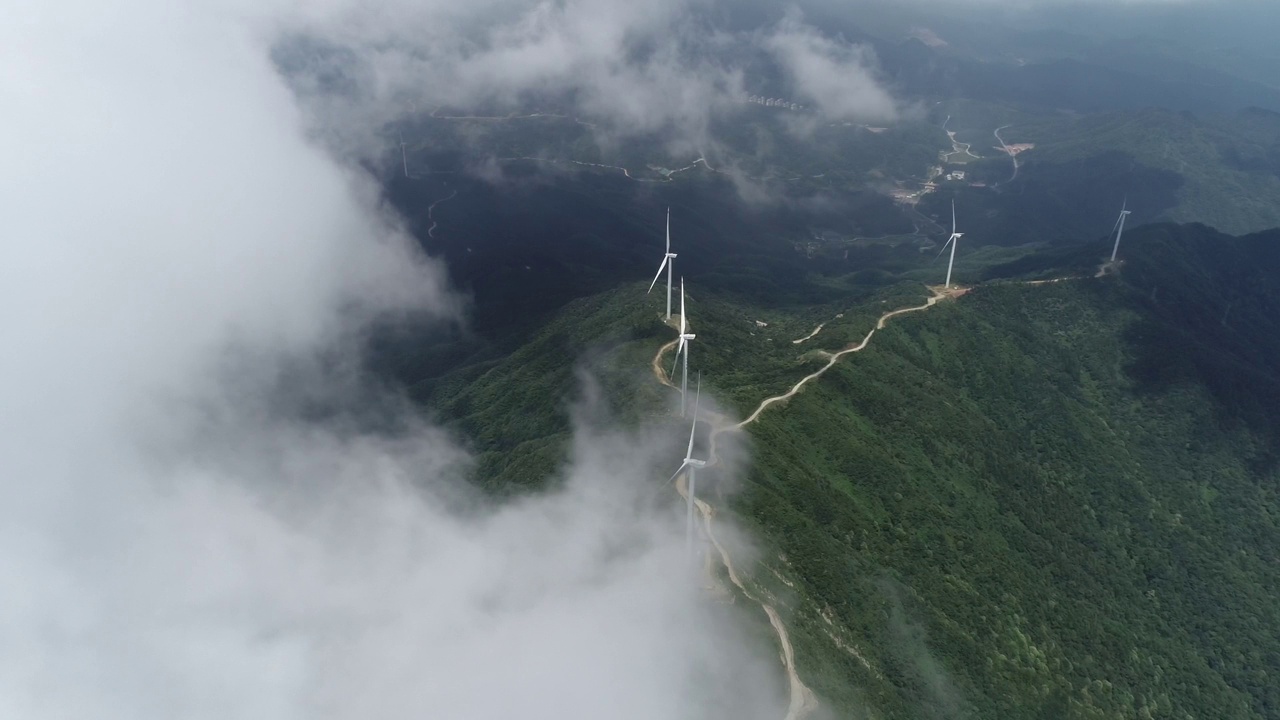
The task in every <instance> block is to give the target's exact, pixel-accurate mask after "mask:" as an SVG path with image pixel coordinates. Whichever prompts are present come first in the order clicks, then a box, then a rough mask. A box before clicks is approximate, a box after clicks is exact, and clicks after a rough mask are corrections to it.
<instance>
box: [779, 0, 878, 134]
mask: <svg viewBox="0 0 1280 720" xmlns="http://www.w3.org/2000/svg"><path fill="white" fill-rule="evenodd" d="M764 44H765V46H766V47H767V48H769V50H771V51H772V52H773V53H774V55H775V56H776V57H777V58H778V61H779V64H780V65H781V66H782V67H783V68H784V69H785V70H786V72H787V73H788V74H789V75H790V77H791V81H792V83H793V85H794V87H795V89H796V92H797V95H798V96H799V97H800V98H802V99H803V101H804V102H806V103H812V104H813V105H814V106H815V107H816V108H817V109H818V111H819V112H820V113H821V115H822V116H823V117H824V118H825V119H828V120H871V121H876V122H887V121H890V120H893V119H894V118H895V117H896V116H897V113H898V110H897V103H896V102H895V101H894V99H893V97H892V96H891V95H890V94H889V92H888V91H887V90H886V89H885V88H884V86H883V85H881V84H880V82H879V80H878V79H877V78H876V77H875V75H874V67H875V57H874V55H873V53H872V51H871V49H870V48H868V47H865V46H861V45H854V44H850V43H846V42H842V41H840V40H835V39H832V38H829V37H825V36H823V35H821V34H820V33H818V31H817V30H815V29H814V28H813V27H811V26H808V25H806V24H805V23H804V22H803V19H802V17H801V15H800V13H799V12H798V11H792V12H789V13H788V14H787V15H786V17H785V18H783V20H782V22H781V23H779V24H778V27H777V28H776V29H774V30H773V32H771V33H770V34H769V35H768V36H767V37H766V38H765V40H764Z"/></svg>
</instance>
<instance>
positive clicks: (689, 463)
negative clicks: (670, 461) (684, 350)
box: [667, 375, 707, 557]
mask: <svg viewBox="0 0 1280 720" xmlns="http://www.w3.org/2000/svg"><path fill="white" fill-rule="evenodd" d="M701 403H702V376H701V375H699V376H698V392H697V396H696V397H695V399H694V401H693V427H691V428H689V449H688V450H686V451H685V453H684V461H683V462H681V463H680V467H679V469H677V470H676V472H675V474H674V475H672V476H671V480H675V479H676V477H677V476H679V475H680V473H682V472H684V471H685V470H688V471H689V487H688V488H687V489H686V492H685V519H684V546H685V552H686V553H688V555H689V557H693V534H694V533H693V528H694V522H693V515H694V513H693V507H694V504H695V503H694V499H695V498H696V497H697V495H696V493H697V492H698V468H703V467H706V466H707V461H706V460H696V459H694V457H693V438H694V435H695V434H696V433H697V432H698V406H699V405H700V404H701ZM671 480H668V481H667V482H671Z"/></svg>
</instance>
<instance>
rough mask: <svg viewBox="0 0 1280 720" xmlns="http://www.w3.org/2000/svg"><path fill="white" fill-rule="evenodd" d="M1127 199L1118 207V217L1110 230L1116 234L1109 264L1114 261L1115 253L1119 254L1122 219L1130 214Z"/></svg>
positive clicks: (1122, 227) (1122, 228) (1122, 231)
mask: <svg viewBox="0 0 1280 720" xmlns="http://www.w3.org/2000/svg"><path fill="white" fill-rule="evenodd" d="M1128 207H1129V198H1125V199H1124V203H1122V204H1121V205H1120V217H1119V218H1117V219H1116V224H1115V227H1113V228H1111V229H1112V230H1114V231H1115V233H1116V244H1115V245H1114V246H1113V247H1112V248H1111V262H1115V261H1116V253H1118V252H1120V236H1121V235H1123V234H1124V219H1125V218H1126V217H1128V216H1129V215H1130V214H1132V211H1131V210H1128V209H1127V208H1128Z"/></svg>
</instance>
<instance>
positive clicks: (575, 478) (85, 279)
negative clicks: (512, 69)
mask: <svg viewBox="0 0 1280 720" xmlns="http://www.w3.org/2000/svg"><path fill="white" fill-rule="evenodd" d="M499 5H500V4H492V5H490V6H488V7H491V8H495V11H496V9H497V8H499ZM438 7H439V8H441V9H442V10H441V12H444V10H445V9H448V8H449V7H451V6H445V5H439V6H438ZM392 10H395V9H394V8H392V9H386V8H384V9H383V11H384V12H392ZM308 12H311V10H308ZM371 12H372V13H373V14H374V15H377V10H376V9H371ZM388 17H394V15H391V16H388ZM296 22H298V16H297V15H296V14H292V13H291V12H283V11H280V8H279V7H277V6H272V5H264V4H248V3H246V4H243V5H238V4H235V3H233V2H224V3H216V2H204V3H186V4H174V3H167V2H162V1H161V0H129V1H128V2H122V3H114V4H105V5H104V4H101V3H94V2H88V1H86V2H79V3H75V2H61V3H56V4H49V3H44V2H34V1H20V2H18V3H17V4H16V5H15V6H13V7H11V8H10V9H9V12H8V13H7V19H6V22H5V23H4V24H2V25H0V114H3V116H4V117H5V125H6V132H5V133H4V134H3V135H2V136H0V156H3V157H4V158H5V160H6V166H5V172H4V173H3V175H0V237H3V238H4V240H3V243H2V244H0V327H3V328H4V333H5V341H4V343H3V349H0V457H3V458H4V468H3V472H2V473H0V496H2V502H0V588H3V592H0V717H15V718H18V717H21V718H28V719H31V720H43V719H45V718H66V717H77V718H82V717H92V718H129V719H130V720H146V719H148V718H174V717H181V718H227V717H252V718H333V719H335V720H345V719H347V718H379V717H404V716H408V715H414V716H427V717H452V718H499V717H502V718H506V717H511V716H513V715H519V716H521V717H535V718H536V717H562V716H565V715H569V716H581V717H617V718H632V717H634V718H641V717H643V718H681V717H703V716H707V715H709V714H713V708H712V707H710V704H711V703H712V702H713V701H714V700H715V699H716V694H715V691H716V690H717V688H720V689H723V688H724V687H728V686H731V687H733V688H734V689H735V691H737V692H739V693H741V694H742V696H743V698H744V700H749V701H754V702H755V703H756V704H757V705H759V706H760V707H761V708H762V712H765V711H767V710H768V709H769V707H770V704H771V703H775V702H776V698H774V697H773V696H772V695H771V694H770V693H769V692H767V691H765V690H762V689H761V688H768V687H770V681H769V678H770V677H771V675H770V673H771V672H772V671H774V670H775V669H776V668H773V667H772V666H771V665H769V664H767V663H766V662H765V661H759V660H756V659H754V658H755V656H754V653H753V651H752V650H751V649H750V648H749V647H748V646H747V643H746V642H745V641H743V640H742V639H741V637H740V635H739V633H738V631H737V630H736V628H735V625H734V624H733V623H732V622H730V621H729V620H728V619H727V618H726V617H725V615H724V613H723V611H722V610H718V609H715V608H714V607H713V606H710V604H708V603H706V602H704V601H703V596H702V594H701V593H700V591H699V589H698V586H697V583H696V582H693V581H691V579H690V578H689V577H688V576H687V575H686V574H685V573H682V572H680V568H681V567H682V564H681V563H680V562H679V561H678V555H679V549H680V548H681V546H682V544H683V543H682V539H681V538H680V536H679V533H678V531H677V530H676V528H677V527H678V522H677V521H676V520H675V519H674V518H668V517H667V516H666V515H665V514H662V513H658V514H654V513H653V512H650V511H647V510H645V508H646V507H647V506H646V505H645V504H644V503H643V502H641V499H642V498H643V495H642V491H641V488H643V487H646V483H647V482H648V481H649V480H650V479H651V478H652V477H654V476H657V475H658V474H660V473H659V472H658V471H652V470H653V469H652V468H651V462H652V461H653V458H654V457H655V448H661V447H663V445H662V443H661V442H659V441H658V440H656V439H654V438H650V437H638V438H637V437H630V436H619V435H616V434H612V433H586V432H584V433H582V434H580V437H579V438H578V441H577V445H576V448H577V450H576V452H575V458H574V462H573V465H572V467H571V468H570V469H568V470H567V471H566V473H567V475H568V480H567V482H566V484H565V487H564V489H563V490H562V491H559V492H556V493H553V494H550V495H547V496H544V497H539V498H533V499H528V500H525V501H522V502H519V503H516V504H512V505H508V506H505V507H502V508H497V509H494V508H487V509H486V508H483V507H479V506H477V505H476V504H475V502H474V499H473V498H469V496H467V495H466V493H465V492H464V491H462V490H460V489H459V487H458V485H457V482H456V477H457V476H458V475H459V472H460V468H462V467H465V466H466V463H467V458H466V456H465V454H464V453H462V452H461V451H460V450H458V449H457V448H456V447H455V445H454V444H453V443H452V442H451V441H450V440H449V438H448V437H447V436H446V435H445V434H443V433H441V432H440V431H438V430H434V429H432V428H430V427H426V426H423V425H421V424H420V423H417V422H416V421H415V420H414V419H413V417H412V416H411V415H409V414H407V413H404V412H403V408H402V407H401V406H400V405H399V404H398V401H397V400H396V399H395V398H394V397H384V396H378V395H376V393H375V390H374V389H373V388H371V387H370V386H369V385H368V384H367V383H366V382H364V381H363V380H362V378H361V375H360V373H359V371H358V368H357V367H356V363H355V360H354V357H353V355H354V354H353V353H351V352H350V351H349V348H350V346H351V345H352V344H353V343H354V342H355V341H356V340H358V338H359V334H360V332H361V328H362V327H364V324H365V321H367V320H369V319H370V318H372V317H375V316H378V315H380V314H382V313H386V312H397V313H400V312H409V311H413V312H423V313H427V314H431V315H435V316H438V317H441V318H449V317H452V316H453V315H454V312H455V310H456V308H455V302H454V300H453V299H452V296H451V295H450V294H449V292H448V289H447V288H446V287H445V286H444V284H443V281H442V279H441V278H442V274H441V272H440V270H439V268H438V267H437V266H435V265H433V264H431V263H429V262H428V261H426V260H425V259H424V258H422V257H421V256H420V255H419V254H418V252H417V251H416V250H414V248H413V246H412V244H411V243H410V242H409V241H408V239H407V238H406V237H405V236H404V234H403V233H401V232H400V231H399V230H398V228H397V225H396V221H395V220H394V218H390V217H388V216H387V215H386V214H385V211H384V210H382V209H381V208H380V207H379V206H378V204H377V201H376V193H375V192H374V191H373V189H372V188H370V187H369V186H368V184H367V180H366V179H364V178H363V177H362V176H361V174H360V173H358V172H356V171H354V170H353V169H351V168H350V167H347V166H345V165H343V164H340V163H339V162H336V161H335V160H333V159H332V158H331V157H330V156H328V155H327V154H326V153H325V152H324V151H322V150H321V149H319V148H318V147H317V146H316V145H314V144H313V143H311V142H309V141H308V140H307V139H306V136H305V133H304V128H305V127H307V126H308V125H309V124H310V123H311V122H312V121H313V120H314V119H313V118H307V117H304V116H303V115H302V114H300V113H299V111H298V110H297V109H296V107H295V103H294V99H293V97H292V96H291V94H290V93H289V91H288V90H287V89H286V87H285V86H284V84H283V82H282V81H281V80H280V78H278V77H277V76H276V74H275V72H274V70H273V68H272V66H271V64H270V62H269V60H268V55H267V47H268V44H269V43H270V42H271V41H272V40H273V39H274V38H275V37H276V34H277V33H278V32H280V31H282V30H289V29H291V28H293V27H295V25H294V23H296ZM371 396H372V397H371ZM361 399H363V400H364V401H365V402H373V403H375V404H377V405H378V406H379V407H380V409H381V411H382V413H383V414H384V415H390V416H393V417H395V418H397V420H398V422H397V423H396V424H397V425H398V426H399V427H401V428H402V429H401V431H399V433H398V434H396V435H395V436H393V437H388V436H387V435H386V434H385V433H379V434H375V433H372V432H369V431H366V430H363V429H362V427H361V424H360V422H359V421H358V419H353V418H358V415H346V414H342V413H339V414H338V415H337V416H336V419H331V420H329V421H325V422H319V421H315V420H306V419H304V415H305V414H304V413H301V412H299V411H298V406H299V405H301V406H304V407H312V406H314V405H315V404H317V403H318V404H319V405H322V406H324V407H332V408H338V409H342V408H345V407H348V406H349V405H351V403H352V402H354V401H356V400H361ZM355 409H359V407H356V408H355ZM675 454H676V453H674V452H673V453H672V456H674V455H675ZM661 457H663V458H666V457H668V456H667V455H665V454H664V455H662V456H661ZM651 471H652V472H651ZM691 678H694V679H697V680H700V682H698V683H695V682H693V681H692V680H691Z"/></svg>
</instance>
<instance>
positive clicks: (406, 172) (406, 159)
mask: <svg viewBox="0 0 1280 720" xmlns="http://www.w3.org/2000/svg"><path fill="white" fill-rule="evenodd" d="M400 162H402V163H404V176H405V177H409V156H408V155H407V154H405V151H404V133H401V134H400Z"/></svg>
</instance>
